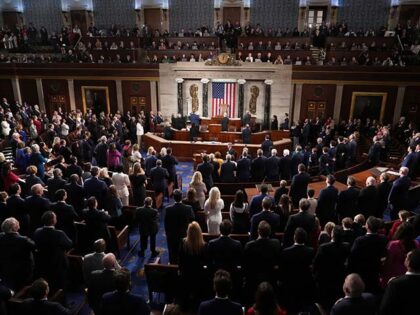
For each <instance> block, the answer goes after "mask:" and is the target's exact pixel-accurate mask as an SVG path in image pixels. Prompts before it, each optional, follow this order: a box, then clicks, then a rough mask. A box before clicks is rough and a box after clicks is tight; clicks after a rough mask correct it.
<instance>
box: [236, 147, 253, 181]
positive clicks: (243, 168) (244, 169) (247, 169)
mask: <svg viewBox="0 0 420 315" xmlns="http://www.w3.org/2000/svg"><path fill="white" fill-rule="evenodd" d="M251 164H252V161H251V159H250V158H249V157H248V153H247V152H243V153H242V157H241V158H240V159H239V160H238V162H237V163H236V177H237V178H238V181H240V182H247V181H249V178H250V176H251Z"/></svg>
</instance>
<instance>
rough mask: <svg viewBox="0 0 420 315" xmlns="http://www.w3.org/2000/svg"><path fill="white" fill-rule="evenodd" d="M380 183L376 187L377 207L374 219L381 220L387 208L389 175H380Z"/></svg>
mask: <svg viewBox="0 0 420 315" xmlns="http://www.w3.org/2000/svg"><path fill="white" fill-rule="evenodd" d="M379 181H380V183H379V184H378V185H377V186H376V190H377V192H378V194H377V195H376V196H377V207H376V212H375V217H377V218H382V217H383V215H384V212H385V210H386V208H387V207H388V196H389V192H390V191H391V187H392V184H391V183H390V182H389V175H388V174H387V173H382V174H381V175H380V176H379Z"/></svg>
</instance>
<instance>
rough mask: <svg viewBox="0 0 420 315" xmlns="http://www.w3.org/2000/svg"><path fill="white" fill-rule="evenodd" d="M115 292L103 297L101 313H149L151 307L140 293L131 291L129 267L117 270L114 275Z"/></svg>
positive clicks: (140, 314) (147, 314) (129, 314)
mask: <svg viewBox="0 0 420 315" xmlns="http://www.w3.org/2000/svg"><path fill="white" fill-rule="evenodd" d="M114 281H115V289H116V291H114V292H108V293H105V294H104V295H103V297H102V303H101V305H102V310H101V315H114V314H124V315H149V314H150V307H149V305H147V303H146V301H145V300H144V299H143V298H142V297H141V296H138V295H134V294H132V293H130V290H131V275H130V271H129V270H128V269H121V270H119V271H117V273H116V274H115V277H114Z"/></svg>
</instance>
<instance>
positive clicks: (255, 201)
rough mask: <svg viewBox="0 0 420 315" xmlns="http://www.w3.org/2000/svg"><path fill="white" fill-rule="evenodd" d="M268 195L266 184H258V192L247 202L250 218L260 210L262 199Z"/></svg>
mask: <svg viewBox="0 0 420 315" xmlns="http://www.w3.org/2000/svg"><path fill="white" fill-rule="evenodd" d="M265 197H269V196H268V186H267V185H265V184H262V185H261V186H260V194H259V195H256V196H254V197H252V200H251V203H250V204H249V216H250V217H251V218H252V216H253V215H254V214H257V213H258V212H260V211H261V210H262V201H263V199H264V198H265Z"/></svg>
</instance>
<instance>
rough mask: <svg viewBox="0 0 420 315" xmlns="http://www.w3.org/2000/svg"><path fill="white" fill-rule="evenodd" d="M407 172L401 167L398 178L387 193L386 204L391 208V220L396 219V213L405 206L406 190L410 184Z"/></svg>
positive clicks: (406, 199) (405, 168)
mask: <svg viewBox="0 0 420 315" xmlns="http://www.w3.org/2000/svg"><path fill="white" fill-rule="evenodd" d="M408 172H409V170H408V168H407V167H405V166H403V167H401V168H400V178H398V179H397V180H396V181H394V183H393V184H392V187H391V191H390V192H389V196H388V202H389V204H390V206H391V213H390V214H391V220H396V219H398V211H400V210H403V209H405V207H406V206H407V203H408V190H409V189H410V184H411V180H410V177H408Z"/></svg>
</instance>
